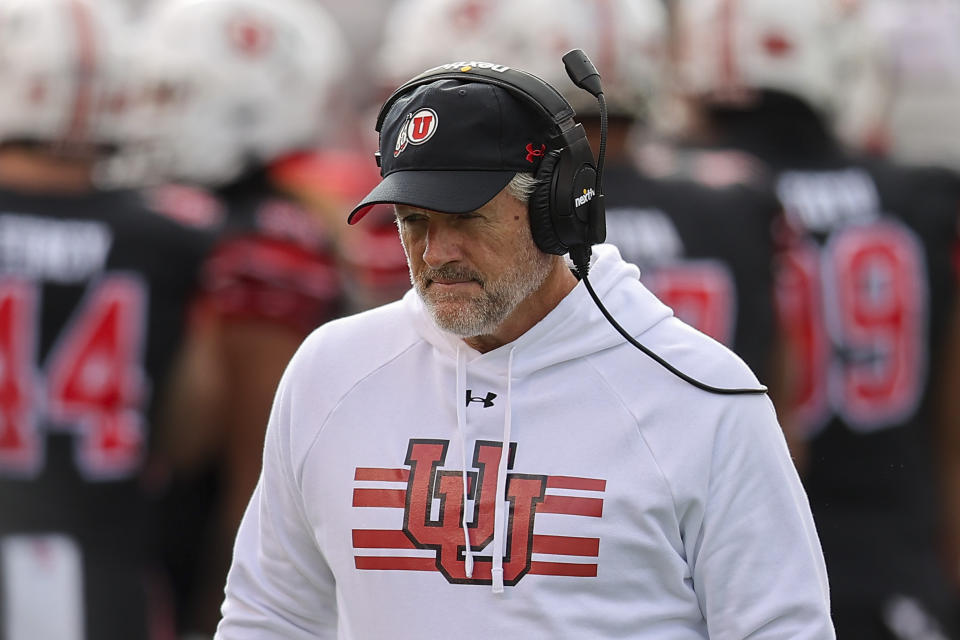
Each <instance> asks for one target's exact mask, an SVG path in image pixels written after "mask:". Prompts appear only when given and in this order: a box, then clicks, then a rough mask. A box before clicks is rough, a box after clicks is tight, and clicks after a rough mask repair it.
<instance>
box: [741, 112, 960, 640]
mask: <svg viewBox="0 0 960 640" xmlns="http://www.w3.org/2000/svg"><path fill="white" fill-rule="evenodd" d="M780 113H783V112H782V111H781V112H780ZM800 113H801V112H800V111H799V110H795V111H794V112H793V114H794V117H793V119H792V120H790V122H796V123H797V125H796V126H792V127H790V128H784V125H783V124H782V123H781V121H779V120H777V119H776V116H773V117H771V119H770V121H767V120H766V119H763V120H761V119H758V118H757V116H756V114H751V115H749V116H745V117H744V118H742V120H732V121H731V122H732V124H733V125H734V127H735V132H736V134H737V135H735V136H734V137H733V138H732V139H731V140H729V141H728V142H732V144H734V145H735V146H736V147H737V148H739V149H741V150H744V151H748V152H751V153H753V154H755V155H756V156H757V157H759V158H760V159H761V160H762V161H764V162H765V163H766V164H767V165H768V167H769V168H770V170H771V180H772V185H773V188H774V189H775V190H776V192H777V194H778V196H779V198H780V200H781V202H782V203H783V205H784V209H785V212H786V219H787V220H788V222H789V227H790V229H791V230H792V231H793V232H794V239H793V240H792V242H791V243H790V244H791V248H790V249H789V250H788V251H787V252H786V253H785V254H784V259H783V261H782V263H781V264H780V266H779V268H778V272H777V281H778V300H779V306H780V309H781V317H782V319H783V326H784V328H785V331H786V333H787V335H788V336H789V337H790V342H791V345H792V361H793V369H794V378H795V385H794V389H793V398H792V402H791V404H792V406H794V407H795V408H796V415H795V418H796V420H797V423H798V426H799V427H800V428H802V429H803V430H805V433H806V436H807V438H808V439H809V447H810V451H809V464H808V469H807V473H806V475H805V478H804V482H805V486H806V489H807V493H808V495H809V497H810V502H811V507H812V509H813V513H814V518H815V520H816V522H817V529H818V531H819V533H820V538H821V542H822V544H823V550H824V555H825V558H826V561H827V570H828V574H829V576H830V584H831V598H832V600H833V602H834V605H835V607H839V608H843V607H852V608H857V607H865V608H872V609H873V610H878V609H880V608H882V607H884V606H887V605H886V603H889V602H890V601H891V598H893V597H899V596H906V597H909V598H914V599H915V600H917V601H919V602H921V603H922V604H923V606H924V608H926V609H927V610H928V611H930V612H932V613H934V614H936V615H937V616H938V617H939V618H940V620H941V621H943V620H947V619H948V617H949V616H950V615H951V614H949V612H948V610H949V608H950V606H951V605H952V602H951V595H950V594H951V592H952V589H951V587H950V586H949V583H948V582H947V579H946V577H945V574H944V571H943V568H942V565H941V560H940V556H939V552H938V549H939V541H938V535H937V527H938V512H939V509H938V497H937V493H938V491H937V484H936V480H935V477H934V474H935V466H936V459H935V457H934V454H933V447H934V445H933V443H932V438H933V437H934V433H933V415H932V412H933V406H932V404H933V400H934V399H933V393H934V391H935V385H936V382H937V379H938V374H937V372H938V371H939V369H940V365H941V362H940V359H941V357H942V354H941V353H940V352H939V351H940V350H939V349H938V346H939V345H943V344H944V339H945V335H946V331H947V329H948V322H949V320H950V317H951V313H950V311H951V309H952V308H953V306H954V304H955V299H956V275H955V268H954V256H955V251H956V249H957V244H958V232H957V219H958V211H960V179H958V177H957V175H956V174H954V173H953V172H951V171H949V170H946V169H940V168H934V167H916V166H912V167H907V166H898V165H895V164H893V163H890V162H888V161H884V160H880V159H874V158H855V157H850V156H849V155H848V154H846V153H845V152H844V151H843V150H841V149H839V148H837V147H836V146H835V145H834V144H832V143H831V141H830V140H829V138H828V137H827V136H825V135H824V134H823V131H822V129H818V127H817V125H816V123H815V122H814V121H813V120H812V119H811V118H809V117H805V116H802V115H799V114H800ZM786 142H792V143H791V144H786ZM841 631H846V630H843V629H841V628H839V627H838V634H839V635H842V633H841Z"/></svg>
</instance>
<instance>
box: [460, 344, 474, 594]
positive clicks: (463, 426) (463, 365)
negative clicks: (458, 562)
mask: <svg viewBox="0 0 960 640" xmlns="http://www.w3.org/2000/svg"><path fill="white" fill-rule="evenodd" d="M466 397H467V357H466V354H465V352H464V350H463V349H461V348H460V347H457V403H456V404H457V431H458V432H459V434H460V464H461V466H460V468H461V469H462V470H463V471H462V474H461V477H462V479H463V518H462V520H461V526H462V527H463V541H464V544H465V545H466V549H464V551H463V557H464V560H465V562H466V567H465V570H466V573H467V577H468V578H472V577H473V549H472V548H471V546H470V530H469V529H468V528H467V495H468V493H469V488H468V487H469V478H468V477H467V415H466V413H467V412H466Z"/></svg>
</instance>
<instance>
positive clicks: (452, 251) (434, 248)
mask: <svg viewBox="0 0 960 640" xmlns="http://www.w3.org/2000/svg"><path fill="white" fill-rule="evenodd" d="M462 235H463V234H462V233H461V232H460V231H459V230H457V229H456V228H455V227H454V225H451V224H450V223H449V222H448V221H446V220H444V219H443V218H439V217H438V218H434V219H432V220H431V221H430V223H429V226H428V227H427V238H426V244H425V246H424V248H423V261H424V262H425V263H426V265H427V266H428V267H430V268H433V269H436V268H437V267H441V266H443V265H445V264H449V263H451V262H456V261H458V260H460V259H461V258H462V257H463V253H462V251H461V247H462V241H463V237H462Z"/></svg>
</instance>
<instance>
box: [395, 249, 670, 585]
mask: <svg viewBox="0 0 960 640" xmlns="http://www.w3.org/2000/svg"><path fill="white" fill-rule="evenodd" d="M590 282H591V284H593V288H594V290H595V291H596V292H597V295H598V296H599V297H600V299H601V300H602V301H603V302H604V305H605V306H606V307H607V309H608V310H609V311H610V313H611V314H612V315H613V317H614V318H616V319H617V321H618V322H620V324H621V325H622V326H623V327H624V328H625V329H626V330H627V331H628V332H629V333H630V334H631V335H634V336H638V335H640V334H641V333H643V332H644V331H646V330H647V329H649V328H650V327H652V326H653V325H655V324H657V323H658V322H660V321H661V320H663V319H665V318H668V317H670V316H671V315H673V312H672V311H671V310H670V309H669V308H668V307H667V306H666V305H664V304H663V303H661V302H660V301H659V300H657V299H656V298H655V297H654V296H653V294H651V293H650V292H649V291H647V289H646V287H644V286H643V285H642V284H640V270H639V269H637V267H635V266H634V265H632V264H628V263H627V262H624V260H623V258H621V257H620V252H619V251H618V250H617V249H616V247H614V246H612V245H599V246H597V247H595V248H594V252H593V257H592V260H591V266H590ZM403 305H404V308H405V310H406V311H407V313H408V314H409V316H410V320H411V322H412V323H413V326H414V328H415V329H416V331H417V332H418V333H419V334H420V335H421V336H422V337H423V338H424V340H426V341H427V342H428V343H430V344H431V345H432V346H434V347H435V348H436V350H437V353H438V355H439V356H440V357H447V358H450V359H451V360H452V361H454V362H455V363H456V364H455V366H456V395H455V396H454V402H455V404H456V408H457V427H456V428H457V433H458V434H459V438H458V439H459V443H460V447H459V448H460V456H461V464H462V467H461V468H462V469H463V471H462V474H461V475H462V478H461V485H462V489H463V503H464V504H467V501H468V499H469V495H468V494H469V484H470V483H469V479H468V477H467V468H468V466H467V442H468V441H469V435H468V431H469V429H468V424H467V418H466V411H465V409H464V405H463V403H462V402H461V400H460V399H461V398H463V397H464V396H465V395H469V392H468V391H467V385H466V379H467V369H468V368H469V369H471V370H472V371H473V372H474V373H480V374H486V375H489V376H496V377H500V378H503V379H504V380H505V388H506V394H505V395H506V397H505V402H504V423H503V439H502V442H503V446H502V447H501V454H500V462H499V464H498V466H497V483H496V487H497V488H496V500H495V502H494V505H495V506H494V528H493V530H494V538H493V544H492V562H491V569H490V575H491V582H492V589H493V593H503V587H504V580H503V574H504V570H503V555H504V544H505V541H504V531H505V522H506V519H507V517H508V515H507V512H506V508H505V503H506V484H507V467H508V456H509V451H510V446H509V443H510V442H511V430H512V421H513V412H512V399H511V391H512V388H513V384H514V381H517V380H522V379H523V378H525V377H527V376H529V375H530V374H532V373H534V372H536V371H539V370H542V369H545V368H547V367H550V366H553V365H557V364H560V363H564V362H567V361H570V360H574V359H577V358H582V357H584V356H589V355H592V354H594V353H597V352H599V351H602V350H604V349H609V348H611V347H614V346H618V345H621V344H623V343H624V339H623V337H622V336H621V335H620V334H619V333H618V332H617V331H616V329H614V328H613V327H612V326H610V324H609V323H608V322H607V320H606V318H604V317H603V314H602V313H601V312H600V310H599V309H598V308H597V307H596V305H595V304H594V302H593V300H592V299H591V298H590V294H589V292H588V291H587V289H586V286H585V285H584V284H583V283H582V282H580V283H578V284H577V286H576V287H574V289H573V290H572V291H571V292H570V293H569V294H567V296H566V297H565V298H564V299H563V300H561V301H560V303H559V304H558V305H557V306H556V307H555V308H554V309H553V310H552V311H551V312H550V313H548V314H547V315H546V317H544V318H543V319H542V320H541V321H540V322H538V323H537V324H536V325H534V326H533V327H531V328H530V329H529V330H528V331H527V332H526V333H524V334H523V335H522V336H520V337H519V338H517V339H516V340H514V341H513V342H510V343H508V344H505V345H503V346H501V347H499V348H497V349H494V350H492V351H489V352H487V353H480V352H479V351H476V350H475V349H473V348H471V347H469V346H468V345H467V343H466V342H464V341H463V339H462V338H460V337H459V336H456V335H454V334H451V333H448V332H446V331H443V330H442V329H440V328H439V327H438V326H437V325H436V323H435V322H434V320H433V317H432V316H431V315H430V312H429V311H427V309H426V306H425V305H424V304H423V301H422V300H421V298H420V296H419V295H418V294H417V293H416V290H413V289H411V290H410V291H408V292H407V294H406V295H405V296H404V299H403ZM628 310H629V314H628ZM461 526H462V530H463V538H464V549H465V550H464V559H465V563H466V568H465V570H466V575H467V577H468V578H470V577H472V576H473V570H474V558H473V556H474V551H473V548H472V544H471V537H470V533H469V523H468V522H467V510H466V509H464V510H463V521H462V523H461Z"/></svg>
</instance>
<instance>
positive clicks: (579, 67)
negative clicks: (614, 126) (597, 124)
mask: <svg viewBox="0 0 960 640" xmlns="http://www.w3.org/2000/svg"><path fill="white" fill-rule="evenodd" d="M568 59H569V60H568ZM563 61H564V64H565V65H566V67H567V72H568V73H569V74H570V76H571V79H573V80H574V82H578V81H577V79H576V77H575V75H574V74H575V73H576V74H578V76H581V77H584V78H587V77H589V76H596V83H595V84H596V87H597V88H599V86H600V85H599V78H600V75H599V74H598V73H597V71H596V69H595V68H593V64H592V63H591V62H590V60H589V59H588V58H587V56H586V54H584V53H583V52H582V51H580V50H579V49H575V50H574V51H571V52H570V53H568V54H567V55H565V56H564V57H563ZM586 65H588V66H586ZM437 80H459V81H461V82H480V83H485V84H491V85H495V86H497V87H500V88H502V89H505V90H507V91H509V92H510V94H511V95H513V96H516V97H517V98H518V99H520V100H521V101H522V102H524V103H526V104H527V105H530V106H531V107H533V109H535V110H536V111H538V112H540V113H542V114H543V115H544V117H545V118H546V119H547V120H548V121H549V122H550V123H551V124H552V126H553V136H552V137H551V138H550V139H549V140H548V141H547V148H546V149H545V150H544V154H543V158H542V159H541V160H540V166H539V167H538V169H537V173H536V175H535V177H536V180H537V187H536V189H535V190H534V192H533V194H532V195H531V196H530V201H529V211H530V231H531V234H532V235H533V240H534V242H535V243H536V245H537V247H538V248H539V249H540V250H541V251H543V252H544V253H552V254H556V255H564V254H567V253H569V254H570V256H571V259H572V260H573V261H574V264H575V265H577V268H578V271H580V272H581V274H585V273H586V269H589V263H590V262H589V261H590V247H591V246H592V245H594V244H597V243H599V242H603V241H604V239H605V238H606V217H605V215H604V207H603V194H602V191H601V177H602V167H603V147H604V146H605V145H604V144H601V153H600V162H599V166H598V163H596V162H595V161H594V157H593V152H592V151H591V149H590V144H589V142H588V141H587V136H586V133H585V132H584V130H583V125H581V124H579V123H577V122H576V121H574V119H573V118H574V116H575V115H576V112H575V111H574V110H573V107H571V106H570V103H569V102H567V100H566V99H565V98H564V97H563V96H562V95H561V94H560V92H559V91H557V90H556V89H555V88H553V87H552V86H551V85H550V84H548V83H547V82H545V81H543V80H541V79H540V78H538V77H537V76H535V75H533V74H531V73H527V72H526V71H520V70H519V69H511V68H510V67H506V66H503V65H497V64H491V63H487V62H455V63H451V64H445V65H442V66H440V67H436V68H434V69H430V70H428V71H425V72H423V73H421V74H420V75H418V76H416V77H414V78H413V79H411V80H409V81H407V82H406V83H404V84H403V85H402V86H401V87H399V88H398V89H397V90H396V91H394V92H393V94H392V95H391V96H390V97H389V98H388V99H387V101H386V102H385V103H384V105H383V107H381V108H380V114H379V115H378V116H377V132H378V133H379V132H380V130H381V128H382V127H383V121H384V120H385V119H386V117H387V113H388V112H389V111H390V107H391V106H393V104H394V102H396V101H397V99H398V98H400V97H401V96H403V95H404V94H406V93H408V92H410V91H411V90H412V89H414V88H416V87H419V86H422V85H425V84H430V83H432V82H436V81H437ZM578 86H582V85H580V84H579V82H578ZM587 90H588V91H589V90H590V89H587ZM591 93H592V91H591ZM594 95H596V94H594ZM605 137H606V136H605V135H604V138H605ZM377 161H378V164H379V157H378V158H377Z"/></svg>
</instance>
